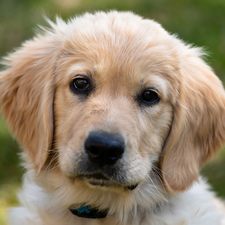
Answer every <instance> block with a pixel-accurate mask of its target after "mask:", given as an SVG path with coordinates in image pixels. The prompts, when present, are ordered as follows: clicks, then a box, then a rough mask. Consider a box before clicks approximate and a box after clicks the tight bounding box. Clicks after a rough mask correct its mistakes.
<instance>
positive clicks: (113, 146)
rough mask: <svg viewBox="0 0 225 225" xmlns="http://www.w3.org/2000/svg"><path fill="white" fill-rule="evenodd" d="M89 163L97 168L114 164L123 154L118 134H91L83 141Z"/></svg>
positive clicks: (122, 146) (121, 142)
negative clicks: (96, 165)
mask: <svg viewBox="0 0 225 225" xmlns="http://www.w3.org/2000/svg"><path fill="white" fill-rule="evenodd" d="M85 150H86V152H87V154H88V156H89V159H90V161H91V162H93V163H95V164H98V166H104V165H112V164H114V163H115V162H116V161H117V160H118V159H119V158H121V156H122V155H123V153H124V141H123V139H122V137H121V136H119V135H118V134H111V133H106V132H99V131H98V132H92V133H90V134H89V136H88V138H87V140H86V141H85Z"/></svg>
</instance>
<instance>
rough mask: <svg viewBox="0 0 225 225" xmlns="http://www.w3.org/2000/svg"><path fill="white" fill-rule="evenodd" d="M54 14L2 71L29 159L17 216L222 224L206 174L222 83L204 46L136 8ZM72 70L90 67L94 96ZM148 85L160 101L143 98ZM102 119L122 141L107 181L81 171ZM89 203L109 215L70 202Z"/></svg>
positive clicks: (221, 133) (96, 224) (52, 221)
mask: <svg viewBox="0 0 225 225" xmlns="http://www.w3.org/2000/svg"><path fill="white" fill-rule="evenodd" d="M49 24H50V26H51V28H50V29H43V30H42V32H41V33H40V34H38V35H37V36H36V37H35V38H34V39H33V40H30V41H27V42H25V43H24V44H23V46H22V47H21V48H20V49H18V50H17V51H16V52H15V53H12V54H10V55H9V56H8V57H6V58H5V60H4V64H5V65H6V66H7V68H6V69H5V70H4V71H2V72H1V73H0V82H1V83H2V84H1V86H0V102H1V110H2V113H3V115H4V116H5V119H6V121H7V123H8V125H9V127H10V129H11V130H12V132H13V134H14V135H15V136H16V138H17V139H18V141H19V142H20V144H21V145H22V147H23V148H24V154H23V158H24V161H25V163H24V166H25V168H26V169H27V172H26V174H25V176H24V183H23V188H22V190H21V193H20V195H19V197H20V201H21V205H22V206H21V207H17V208H13V209H11V211H10V222H11V224H12V225H73V224H74V225H75V224H76V225H85V224H87V225H100V224H107V225H200V224H201V225H212V224H214V225H225V209H224V205H223V204H222V203H221V202H220V201H219V200H218V199H217V198H216V197H215V196H214V194H213V193H212V192H211V191H210V190H209V187H208V185H207V184H206V182H205V181H204V179H203V178H201V177H199V175H198V173H199V170H200V168H201V167H202V166H203V165H204V163H205V162H206V161H207V160H208V159H209V158H210V157H211V156H213V155H214V154H215V153H216V152H217V151H218V150H219V149H220V148H221V147H222V145H223V144H224V142H225V92H224V89H223V86H222V84H221V82H220V80H219V79H218V78H217V77H216V75H215V74H214V72H213V71H212V70H211V68H210V67H209V66H208V65H207V64H206V63H205V62H204V61H203V60H202V59H201V56H202V55H203V53H202V51H201V49H199V48H193V47H191V46H189V45H185V44H184V43H183V42H182V41H180V40H179V39H178V38H177V37H175V36H173V35H170V34H169V33H168V32H166V31H165V30H164V29H163V28H162V27H161V26H160V25H159V24H158V23H156V22H154V21H152V20H147V19H142V18H141V17H139V16H136V15H134V14H132V13H129V12H124V13H119V12H116V11H112V12H109V13H104V12H98V13H96V14H88V13H86V14H84V15H83V16H80V17H76V18H73V19H71V20H70V21H68V22H67V23H65V22H64V21H62V20H61V19H59V18H57V20H56V23H52V22H51V21H49ZM74 76H79V77H81V78H84V77H88V79H89V81H90V83H91V84H92V85H93V86H94V88H93V90H92V92H91V94H90V95H88V97H87V96H86V97H82V96H80V95H79V94H77V93H73V92H72V91H71V89H70V83H71V82H72V81H73V79H74ZM144 90H153V91H155V92H157V94H158V96H159V98H160V101H159V102H157V103H156V104H153V105H146V104H143V102H140V100H139V97H140V93H143V91H144ZM96 130H101V131H104V132H109V133H116V134H119V135H120V136H121V137H123V140H124V141H125V153H124V155H123V157H122V158H121V159H120V160H118V162H117V163H116V166H117V167H116V168H117V170H116V172H115V171H114V174H116V178H115V179H114V178H113V179H112V177H109V178H111V179H110V181H109V183H108V185H107V186H104V185H103V186H99V185H97V186H94V185H92V184H90V183H89V180H88V179H80V177H79V176H80V174H82V172H80V171H81V170H84V167H82V166H86V165H87V164H88V163H89V162H88V160H87V157H86V154H85V150H84V142H85V140H86V138H87V137H88V135H89V134H90V133H91V132H92V131H96ZM103 172H104V171H103ZM122 181H123V182H122ZM135 184H138V186H137V188H136V189H134V190H133V191H131V190H129V189H128V188H127V187H128V186H131V185H135ZM84 203H85V204H87V205H91V206H93V207H98V208H99V209H103V210H104V209H108V210H109V212H108V216H107V217H106V218H104V219H96V220H93V219H84V218H79V217H77V216H75V215H72V214H71V213H70V211H69V210H68V208H69V207H71V206H73V205H76V206H80V205H83V204H84Z"/></svg>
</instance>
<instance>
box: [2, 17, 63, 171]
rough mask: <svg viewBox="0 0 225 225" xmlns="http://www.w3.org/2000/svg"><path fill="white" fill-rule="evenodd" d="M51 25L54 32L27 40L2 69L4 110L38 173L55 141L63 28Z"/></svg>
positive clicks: (11, 127)
mask: <svg viewBox="0 0 225 225" xmlns="http://www.w3.org/2000/svg"><path fill="white" fill-rule="evenodd" d="M58 22H62V21H58ZM51 26H52V27H53V31H45V32H44V34H43V35H38V36H37V37H36V38H34V39H33V40H31V41H28V42H25V43H24V44H23V46H22V47H21V48H20V49H18V50H17V51H16V52H14V53H12V54H10V55H9V56H8V57H6V58H5V60H4V61H3V64H4V65H5V66H6V67H7V68H6V70H4V71H2V72H0V83H1V85H0V103H1V112H2V113H3V115H4V117H5V119H6V121H7V124H8V126H9V128H10V129H11V131H12V132H13V134H14V135H15V137H16V138H17V140H18V141H19V143H20V144H21V145H22V147H23V148H24V149H25V157H26V160H28V163H31V164H32V165H34V168H35V169H36V171H37V173H39V172H40V170H41V168H42V167H43V165H44V163H45V161H46V159H47V157H48V153H49V150H50V148H51V144H52V140H53V99H54V88H55V87H54V86H55V82H54V72H55V66H56V62H57V58H58V57H59V54H60V48H61V44H62V39H61V35H62V30H59V29H58V30H56V29H57V25H55V24H53V23H51Z"/></svg>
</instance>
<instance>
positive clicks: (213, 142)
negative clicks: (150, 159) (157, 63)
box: [161, 49, 225, 193]
mask: <svg viewBox="0 0 225 225" xmlns="http://www.w3.org/2000/svg"><path fill="white" fill-rule="evenodd" d="M190 51H191V53H190V54H189V55H186V57H185V59H184V62H183V64H182V65H181V71H180V89H179V97H178V100H177V103H176V105H175V107H174V119H173V124H172V127H171V131H170V134H169V137H168V139H167V142H166V144H165V148H164V152H163V158H162V160H161V169H162V173H163V179H164V182H165V185H166V187H167V189H168V190H169V191H170V192H171V193H173V192H180V191H184V190H186V189H188V188H189V187H190V186H191V185H192V183H193V182H194V181H198V173H199V169H200V167H201V166H203V164H204V163H205V162H206V161H207V159H209V158H210V157H211V156H212V155H213V154H214V153H216V152H217V151H218V150H219V149H220V148H221V146H222V144H223V143H224V141H225V92H224V89H223V86H222V84H221V82H220V80H219V79H218V78H217V77H216V75H215V74H214V73H213V71H212V70H211V68H210V67H209V66H207V65H206V63H205V62H204V61H203V60H202V59H200V58H199V57H198V56H197V52H195V51H194V49H192V50H190Z"/></svg>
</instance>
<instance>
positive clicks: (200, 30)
mask: <svg viewBox="0 0 225 225" xmlns="http://www.w3.org/2000/svg"><path fill="white" fill-rule="evenodd" d="M111 9H116V10H118V11H124V10H125V11H127V10H129V11H133V12H135V13H137V14H139V15H141V16H143V17H146V18H151V19H154V20H156V21H158V22H159V23H161V24H162V26H163V27H164V28H165V29H166V30H168V31H169V32H171V33H176V34H178V36H179V37H180V38H181V39H182V40H185V41H186V42H187V43H193V44H194V45H196V46H201V47H204V48H205V49H206V51H207V52H208V54H209V56H208V57H207V62H208V63H209V65H211V66H212V67H213V68H214V70H215V72H216V74H217V75H218V76H219V77H220V79H221V80H222V81H223V83H224V84H225V0H182V1H180V0H63V1H62V0H32V1H31V0H0V57H3V56H4V55H6V54H7V53H9V52H12V51H13V49H15V48H16V47H19V46H20V45H21V43H22V42H23V41H24V40H26V39H29V38H31V37H33V35H34V33H35V29H36V28H37V24H41V25H45V24H46V22H45V21H44V19H43V16H44V15H46V16H47V17H49V18H50V19H51V20H54V18H55V15H59V16H61V17H62V18H63V19H65V20H67V19H68V18H69V17H71V16H75V15H79V14H81V13H83V12H85V11H89V12H94V11H98V10H104V11H108V10H111ZM19 153H20V148H19V147H18V144H17V142H16V140H14V139H13V138H12V137H11V136H10V134H9V132H8V130H7V128H6V125H5V123H4V119H3V118H2V117H1V116H0V224H1V225H6V224H7V220H6V215H7V210H6V209H7V208H8V207H11V206H15V205H17V204H18V203H17V199H16V192H17V191H18V190H19V187H20V183H21V177H22V174H23V172H24V171H23V169H22V167H20V166H19V165H20V163H21V162H20V158H19ZM202 174H203V175H204V176H205V177H206V178H207V179H208V181H209V183H210V184H211V185H212V189H213V190H215V191H216V193H217V195H218V196H220V197H225V150H221V151H220V153H219V154H218V155H217V156H216V157H215V158H214V159H213V160H212V161H210V162H209V163H208V164H207V165H206V166H205V167H204V168H203V170H202Z"/></svg>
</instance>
